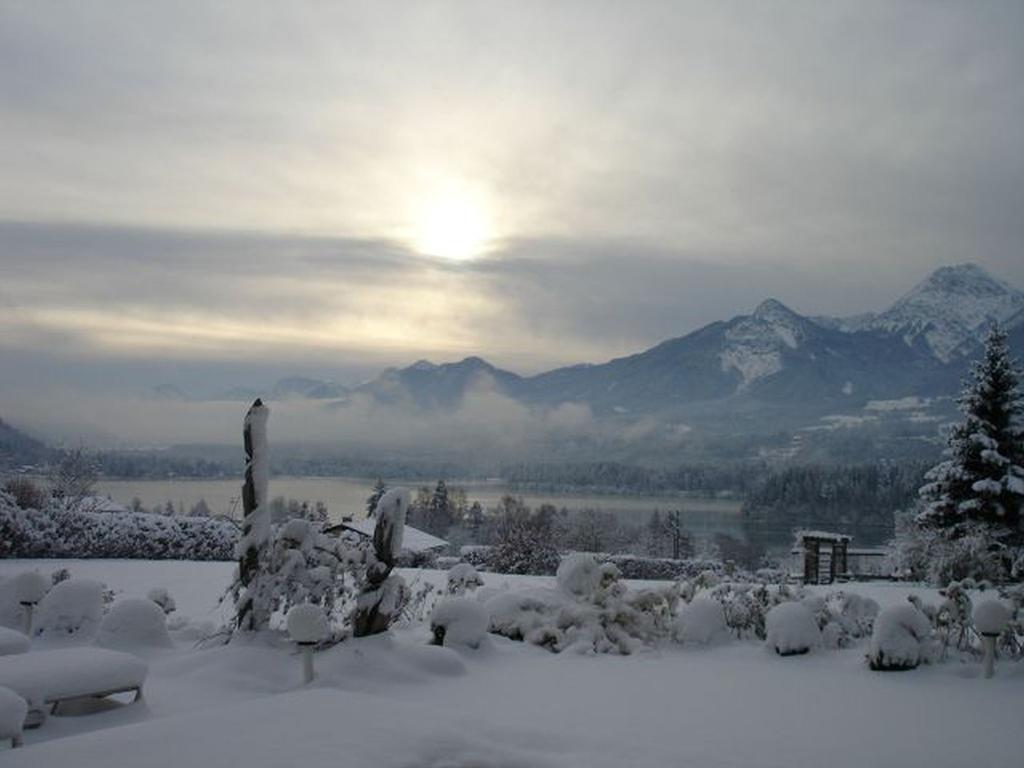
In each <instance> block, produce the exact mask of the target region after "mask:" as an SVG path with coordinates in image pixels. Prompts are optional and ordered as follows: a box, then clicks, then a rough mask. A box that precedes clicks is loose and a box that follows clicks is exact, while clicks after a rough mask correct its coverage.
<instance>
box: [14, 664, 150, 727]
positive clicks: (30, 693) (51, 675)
mask: <svg viewBox="0 0 1024 768" xmlns="http://www.w3.org/2000/svg"><path fill="white" fill-rule="evenodd" d="M147 671H148V666H147V665H146V662H144V661H143V660H142V659H140V658H138V657H137V656H133V655H132V654H130V653H122V652H121V651H109V650H106V649H104V648H83V647H77V648H61V649H57V650H52V651H32V652H30V653H21V654H18V655H16V656H3V657H0V686H3V687H6V688H10V689H11V690H12V691H14V692H15V693H17V694H18V695H19V696H21V698H23V699H25V700H26V701H27V702H29V713H28V717H27V719H26V721H25V727H26V728H33V727H36V726H38V725H40V724H41V723H42V722H43V720H45V719H46V714H47V712H46V710H47V709H49V712H50V714H55V713H56V711H57V708H58V707H59V706H60V704H61V702H64V701H68V700H71V699H81V698H86V697H88V698H105V697H107V696H111V695H113V694H115V693H134V694H135V696H134V698H133V699H132V701H138V699H139V698H140V697H141V696H142V684H143V682H144V681H145V679H146V672H147Z"/></svg>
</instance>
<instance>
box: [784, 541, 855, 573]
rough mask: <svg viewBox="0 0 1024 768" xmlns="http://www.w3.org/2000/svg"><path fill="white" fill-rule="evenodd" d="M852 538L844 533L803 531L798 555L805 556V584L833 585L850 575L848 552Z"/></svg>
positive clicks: (798, 546)
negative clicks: (837, 580) (839, 579)
mask: <svg viewBox="0 0 1024 768" xmlns="http://www.w3.org/2000/svg"><path fill="white" fill-rule="evenodd" d="M850 540H851V537H850V536H847V535H846V534H844V533H828V532H826V531H801V532H800V533H798V534H797V550H796V552H797V553H802V554H803V561H804V573H803V581H804V584H831V583H832V582H834V581H835V580H836V579H837V578H840V577H846V576H848V575H849V570H848V561H847V552H848V550H849V546H850Z"/></svg>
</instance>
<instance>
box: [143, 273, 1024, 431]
mask: <svg viewBox="0 0 1024 768" xmlns="http://www.w3.org/2000/svg"><path fill="white" fill-rule="evenodd" d="M994 322H998V323H1001V324H1003V326H1004V327H1005V328H1006V329H1007V330H1008V332H1009V333H1010V339H1011V346H1012V348H1013V349H1014V351H1015V353H1016V354H1018V355H1020V354H1021V353H1022V352H1024V291H1020V290H1018V289H1016V288H1014V287H1012V286H1010V285H1008V284H1006V283H1004V282H1002V281H1000V280H997V279H995V278H993V277H992V276H991V275H989V274H988V273H987V272H986V271H985V270H984V269H982V268H981V267H979V266H977V265H974V264H962V265H958V266H950V267H942V268H940V269H937V270H936V271H935V272H933V273H932V274H930V275H929V276H928V277H927V278H926V279H925V280H924V281H922V282H921V283H920V284H918V285H917V286H915V287H914V288H913V289H912V290H911V291H910V292H908V293H907V294H906V295H904V296H903V297H901V298H900V299H899V300H898V301H896V302H895V303H894V304H893V305H892V307H890V308H889V309H887V310H886V311H884V312H881V313H879V314H873V313H871V314H864V315H858V316H855V317H847V318H835V317H809V316H805V315H801V314H799V313H797V312H795V311H793V310H792V309H790V308H789V307H787V306H785V305H784V304H782V303H781V302H779V301H777V300H775V299H767V300H765V301H763V302H762V303H761V304H759V305H758V306H757V308H756V309H755V310H754V311H753V313H751V314H749V315H740V316H738V317H734V318H732V319H731V320H726V321H719V322H715V323H711V324H710V325H707V326H705V327H703V328H700V329H699V330H696V331H694V332H692V333H689V334H687V335H685V336H681V337H679V338H675V339H670V340H668V341H664V342H662V343H661V344H658V345H657V346H654V347H652V348H650V349H647V350H645V351H643V352H639V353H637V354H634V355H630V356H628V357H622V358H618V359H615V360H611V361H609V362H606V363H602V364H583V365H574V366H570V367H566V368H559V369H556V370H553V371H548V372H546V373H541V374H539V375H536V376H529V377H523V376H518V375H517V374H515V373H512V372H510V371H505V370H501V369H499V368H496V367H495V366H493V365H491V364H490V363H488V362H487V361H485V360H483V359H481V358H479V357H468V358H466V359H464V360H461V361H459V362H455V363H445V364H440V365H438V364H434V363H431V362H429V361H427V360H420V361H419V362H417V363H414V364H413V365H411V366H409V367H406V368H389V369H387V370H385V371H384V372H383V373H381V374H380V375H379V376H378V377H376V378H375V379H373V380H371V381H369V382H367V383H365V384H362V385H359V386H357V387H352V388H346V387H344V386H342V385H340V384H337V383H335V382H331V381H321V380H317V379H309V378H301V377H293V378H287V379H282V380H281V381H279V382H278V383H277V384H276V385H275V386H274V387H273V388H272V389H271V390H270V392H269V393H267V392H257V391H256V390H250V389H235V390H232V391H230V392H227V393H224V394H223V395H222V396H221V397H220V398H219V399H231V400H249V399H252V398H254V397H256V396H264V397H269V398H270V399H271V400H275V399H295V398H301V399H316V400H325V401H332V402H334V403H335V404H337V405H339V406H342V405H344V403H345V402H346V401H347V400H348V399H349V398H351V397H353V396H354V395H357V394H358V395H365V396H368V397H372V398H374V399H376V400H377V401H379V402H382V403H386V404H399V403H403V404H410V405H414V406H416V407H418V408H422V409H450V408H457V407H458V406H459V405H460V404H461V403H462V401H463V399H464V397H465V396H466V394H467V393H468V392H469V391H470V390H472V389H473V388H486V389H490V390H493V391H496V392H498V393H501V394H502V395H504V396H506V397H510V398H513V399H516V400H518V401H521V402H523V403H527V404H543V405H555V404H558V403H563V402H578V403H586V404H588V405H589V406H590V407H591V408H592V409H593V410H594V411H595V413H604V414H618V415H628V414H633V415H650V414H659V413H671V412H673V411H677V410H680V409H685V408H688V407H690V408H692V407H693V406H694V405H698V404H716V405H718V406H722V405H728V404H736V405H742V406H743V407H746V408H748V409H749V408H751V407H756V405H757V404H758V403H762V404H765V405H772V406H798V407H810V406H814V407H822V408H835V409H837V410H842V409H844V408H845V407H847V406H848V407H849V408H860V407H863V406H864V404H866V403H868V402H869V401H876V400H886V399H891V398H903V397H908V396H917V397H933V396H938V395H948V394H953V393H955V392H956V391H957V389H958V387H959V383H960V380H961V379H962V377H963V375H964V374H965V372H966V370H967V365H968V362H969V361H970V359H972V358H973V357H974V356H976V355H977V354H978V352H979V350H980V348H981V343H982V341H983V339H984V336H985V334H986V333H987V331H988V329H989V327H990V326H991V325H992V323H994ZM168 389H169V388H161V389H160V390H159V391H158V393H159V396H161V397H165V398H166V397H168V396H171V395H172V394H174V393H170V394H169V393H168V391H167V390H168ZM174 392H175V393H176V391H174ZM177 395H180V396H181V397H182V398H184V395H181V394H180V393H177ZM175 396H176V395H175Z"/></svg>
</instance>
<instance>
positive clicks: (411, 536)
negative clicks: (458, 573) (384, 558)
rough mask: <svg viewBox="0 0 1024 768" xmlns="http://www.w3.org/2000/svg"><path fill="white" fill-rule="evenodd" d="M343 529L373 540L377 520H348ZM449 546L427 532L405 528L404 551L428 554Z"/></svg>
mask: <svg viewBox="0 0 1024 768" xmlns="http://www.w3.org/2000/svg"><path fill="white" fill-rule="evenodd" d="M341 527H342V528H344V529H345V530H347V531H355V532H356V533H358V534H359V535H361V536H367V537H370V538H372V537H373V529H374V528H376V527H377V519H376V518H374V517H364V518H363V519H361V520H346V521H345V522H343V523H342V524H341ZM447 546H448V542H447V541H445V540H444V539H439V538H438V537H437V536H431V535H430V534H429V533H427V532H426V531H421V530H420V529H419V528H413V527H412V526H411V525H406V526H405V534H404V535H403V537H402V549H404V550H408V551H409V552H428V551H430V550H432V549H443V548H444V547H447Z"/></svg>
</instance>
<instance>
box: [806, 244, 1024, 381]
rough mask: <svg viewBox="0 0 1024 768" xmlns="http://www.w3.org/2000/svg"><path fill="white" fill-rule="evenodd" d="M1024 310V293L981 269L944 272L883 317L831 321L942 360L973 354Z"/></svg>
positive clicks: (972, 267) (960, 267)
mask: <svg viewBox="0 0 1024 768" xmlns="http://www.w3.org/2000/svg"><path fill="white" fill-rule="evenodd" d="M1022 310H1024V291H1020V290H1017V289H1016V288H1013V287H1012V286H1010V285H1007V284H1006V283H1004V282H1003V281H1002V280H997V279H996V278H994V277H992V276H991V275H990V274H989V273H988V272H986V271H985V270H984V269H982V268H981V267H979V266H978V265H976V264H959V265H957V266H951V267H941V268H939V269H937V270H935V271H934V272H932V273H931V274H930V275H929V276H928V277H927V278H925V279H924V280H923V281H922V282H921V283H919V284H918V285H916V286H915V287H914V288H913V289H912V290H911V291H910V292H909V293H907V294H906V295H904V296H903V297H901V298H900V299H899V300H898V301H897V302H896V303H895V304H893V305H892V306H891V307H890V308H889V309H887V310H886V311H885V312H882V313H880V314H877V315H876V314H867V315H858V316H857V317H852V318H845V319H837V320H833V321H831V322H830V321H828V320H827V319H824V321H825V323H826V324H830V325H833V326H834V327H837V328H840V329H842V330H848V331H863V330H876V331H884V332H887V333H892V334H895V335H898V336H901V337H902V338H903V340H904V341H905V342H906V343H907V344H908V345H914V344H916V343H919V342H920V343H924V344H925V345H927V347H928V349H930V350H931V352H932V353H933V354H934V355H935V356H936V357H937V358H938V359H939V360H941V361H943V362H946V363H948V362H951V361H952V360H954V359H956V358H959V357H963V356H964V355H971V354H973V353H974V351H975V349H976V346H977V344H978V343H979V342H980V341H981V339H982V338H983V337H984V334H985V332H986V331H987V330H988V328H989V326H990V325H991V324H992V323H993V322H999V323H1003V324H1009V323H1011V322H1012V321H1013V319H1014V318H1015V316H1017V318H1018V319H1017V320H1016V322H1019V315H1020V313H1021V311H1022Z"/></svg>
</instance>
